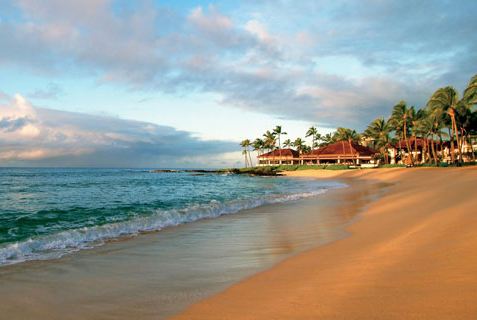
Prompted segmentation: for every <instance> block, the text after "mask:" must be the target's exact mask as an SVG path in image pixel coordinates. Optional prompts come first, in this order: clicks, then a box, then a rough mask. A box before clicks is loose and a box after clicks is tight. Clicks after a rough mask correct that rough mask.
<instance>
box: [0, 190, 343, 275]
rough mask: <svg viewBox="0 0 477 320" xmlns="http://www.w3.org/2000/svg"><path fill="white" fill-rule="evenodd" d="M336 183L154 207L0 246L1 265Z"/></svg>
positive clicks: (70, 250)
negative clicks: (116, 219) (134, 214)
mask: <svg viewBox="0 0 477 320" xmlns="http://www.w3.org/2000/svg"><path fill="white" fill-rule="evenodd" d="M336 187H339V186H338V185H336V186H332V187H326V188H321V189H318V190H315V191H312V192H304V193H295V194H287V195H268V196H265V197H262V198H255V199H246V200H234V201H229V202H226V203H221V202H219V201H216V200H212V201H210V203H208V204H207V205H204V204H202V205H192V206H189V207H187V208H185V209H173V210H156V211H155V212H154V213H153V214H151V215H148V216H143V217H136V218H133V219H131V220H127V221H122V222H116V223H109V224H104V225H98V226H93V227H82V228H78V229H72V230H65V231H61V232H57V233H54V234H51V235H45V236H38V237H34V238H29V239H28V240H24V241H20V242H16V243H11V244H8V245H6V246H5V247H0V266H2V265H10V264H16V263H20V262H25V261H29V260H48V259H57V258H60V257H62V256H64V255H65V254H69V253H73V252H76V251H79V250H82V249H90V248H93V247H96V246H99V245H102V244H104V243H105V242H106V241H108V240H112V239H116V238H120V237H126V236H135V235H138V234H140V233H144V232H151V231H159V230H161V229H164V228H167V227H172V226H177V225H180V224H185V223H189V222H194V221H197V220H201V219H207V218H209V219H210V218H216V217H219V216H222V215H226V214H233V213H237V212H239V211H243V210H246V209H252V208H256V207H259V206H262V205H267V204H275V203H283V202H287V201H293V200H298V199H303V198H308V197H312V196H316V195H319V194H323V193H325V192H326V191H327V190H329V189H330V188H336Z"/></svg>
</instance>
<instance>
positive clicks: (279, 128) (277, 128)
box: [273, 126, 287, 164]
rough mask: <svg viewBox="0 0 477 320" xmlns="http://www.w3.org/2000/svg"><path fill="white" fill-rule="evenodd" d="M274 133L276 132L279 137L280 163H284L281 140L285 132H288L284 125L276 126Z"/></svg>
mask: <svg viewBox="0 0 477 320" xmlns="http://www.w3.org/2000/svg"><path fill="white" fill-rule="evenodd" d="M273 133H274V134H275V136H276V137H278V153H279V156H280V160H279V162H280V164H281V163H282V160H281V159H282V142H281V137H282V135H284V134H287V133H286V132H284V131H283V130H282V126H276V127H275V129H273Z"/></svg>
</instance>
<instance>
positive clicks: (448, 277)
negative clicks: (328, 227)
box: [174, 167, 477, 320]
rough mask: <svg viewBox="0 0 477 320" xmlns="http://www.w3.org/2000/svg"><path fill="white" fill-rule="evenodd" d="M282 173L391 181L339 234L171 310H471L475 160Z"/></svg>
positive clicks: (474, 309)
mask: <svg viewBox="0 0 477 320" xmlns="http://www.w3.org/2000/svg"><path fill="white" fill-rule="evenodd" d="M289 175H292V176H302V177H303V176H308V177H314V178H320V179H329V178H333V179H336V178H340V179H348V181H380V182H388V183H392V184H393V185H392V186H391V187H390V188H389V192H387V193H386V195H385V196H383V197H381V198H380V199H379V200H377V201H374V202H372V203H370V205H369V206H368V207H367V208H366V210H365V212H364V213H363V215H362V217H361V219H359V221H357V222H356V223H354V224H352V225H351V226H349V228H348V231H349V232H350V233H351V235H350V236H349V237H346V238H344V239H341V240H338V241H335V242H333V243H330V244H328V245H324V246H320V247H317V248H314V249H311V250H309V251H307V252H304V253H302V254H299V255H296V256H294V257H291V258H289V259H287V260H285V261H283V262H282V263H279V264H278V265H276V266H274V267H273V268H271V269H269V270H267V271H264V272H261V273H258V274H256V275H254V276H252V277H250V278H248V279H246V280H244V281H241V282H240V283H238V284H236V285H234V286H232V287H230V288H229V289H227V290H225V291H223V292H221V293H220V294H218V295H215V296H213V297H211V298H209V299H205V300H203V301H201V302H200V303H197V304H195V305H193V306H191V307H190V308H188V309H187V310H186V311H185V312H184V313H182V314H180V315H179V316H177V317H175V318H174V319H469V320H470V319H477V303H476V301H477V231H476V230H477V196H476V195H477V194H476V191H477V168H475V167H468V168H412V169H403V168H398V169H378V170H356V171H342V172H333V171H323V170H321V171H298V172H291V173H290V174H289ZM363 187H364V188H366V186H363ZM349 210H351V209H349Z"/></svg>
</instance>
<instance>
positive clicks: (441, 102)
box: [427, 87, 462, 162]
mask: <svg viewBox="0 0 477 320" xmlns="http://www.w3.org/2000/svg"><path fill="white" fill-rule="evenodd" d="M459 102H460V101H459V95H458V93H457V91H456V90H455V89H454V88H453V87H445V88H440V89H437V91H436V92H434V94H433V95H432V96H431V98H430V99H429V101H428V102H427V106H428V108H429V109H430V110H432V112H435V113H439V114H442V115H447V116H449V118H450V120H451V121H450V122H451V135H450V136H451V139H450V142H451V158H452V161H453V162H454V161H455V159H454V138H455V141H456V142H457V149H458V152H459V160H458V161H461V160H462V151H461V145H460V139H459V131H458V129H457V123H456V108H457V105H458V104H459Z"/></svg>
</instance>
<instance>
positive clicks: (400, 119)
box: [389, 101, 414, 165]
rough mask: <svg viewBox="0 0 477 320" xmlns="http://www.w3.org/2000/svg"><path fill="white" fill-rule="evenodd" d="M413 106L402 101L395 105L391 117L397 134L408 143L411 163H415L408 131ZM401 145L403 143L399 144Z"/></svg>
mask: <svg viewBox="0 0 477 320" xmlns="http://www.w3.org/2000/svg"><path fill="white" fill-rule="evenodd" d="M411 110H412V109H411V108H408V107H407V105H406V102H404V101H400V102H399V103H398V104H397V105H395V106H394V107H393V111H392V114H391V118H390V119H389V121H390V125H391V127H392V128H393V129H394V131H396V135H398V136H399V137H400V139H403V140H404V142H405V143H406V148H407V151H408V152H409V155H410V160H411V164H412V165H414V158H413V156H412V152H411V146H410V144H409V140H408V133H409V127H410V120H411V116H412V114H411V112H412V111H411ZM399 147H401V144H399Z"/></svg>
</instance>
